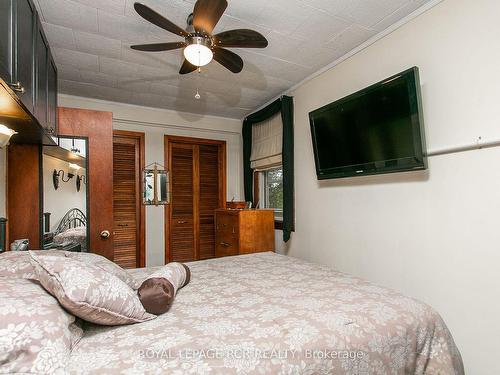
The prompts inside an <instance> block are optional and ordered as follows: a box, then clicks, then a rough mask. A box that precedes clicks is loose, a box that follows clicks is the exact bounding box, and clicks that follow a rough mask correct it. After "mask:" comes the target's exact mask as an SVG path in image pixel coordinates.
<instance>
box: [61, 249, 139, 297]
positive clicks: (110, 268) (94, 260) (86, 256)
mask: <svg viewBox="0 0 500 375" xmlns="http://www.w3.org/2000/svg"><path fill="white" fill-rule="evenodd" d="M66 256H67V257H70V258H73V259H76V260H79V261H80V262H82V263H85V264H92V265H94V266H97V267H99V268H101V269H103V270H104V271H106V272H109V273H111V274H113V275H115V276H116V277H118V278H119V279H120V280H121V281H123V282H124V283H125V284H127V285H128V286H130V287H131V288H132V289H137V287H138V286H139V285H137V282H136V281H135V279H134V277H133V276H132V275H130V274H129V273H128V272H127V271H125V270H124V269H123V268H121V267H120V266H119V265H118V264H116V263H115V262H112V261H110V260H109V259H108V258H105V257H103V256H101V255H97V254H92V253H70V252H68V253H67V255H66Z"/></svg>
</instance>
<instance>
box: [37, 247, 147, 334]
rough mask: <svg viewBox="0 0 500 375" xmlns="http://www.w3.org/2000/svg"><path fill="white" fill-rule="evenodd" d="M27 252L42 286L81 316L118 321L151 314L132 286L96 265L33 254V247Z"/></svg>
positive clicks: (144, 318) (139, 319) (141, 318)
mask: <svg viewBox="0 0 500 375" xmlns="http://www.w3.org/2000/svg"><path fill="white" fill-rule="evenodd" d="M30 256H31V262H32V264H33V267H34V268H35V272H36V274H37V276H38V280H39V281H40V283H41V284H42V286H43V287H44V288H45V290H47V291H48V292H49V293H50V294H52V295H53V296H54V297H56V298H57V300H58V301H59V303H60V304H61V305H62V306H63V307H65V308H66V309H67V310H68V311H70V312H71V313H72V314H74V315H76V316H78V317H80V318H82V319H83V320H86V321H89V322H92V323H96V324H102V325H121V324H131V323H140V322H145V321H147V320H150V319H153V318H155V316H154V315H151V314H149V313H147V312H146V310H144V307H143V306H142V304H141V301H140V300H139V298H138V297H137V293H136V291H135V290H133V289H132V288H131V287H130V286H128V285H127V284H126V283H124V282H123V281H122V280H120V279H119V278H118V277H116V276H115V275H113V274H112V273H109V272H106V271H104V270H103V269H102V268H100V267H97V266H95V265H93V264H87V263H83V262H81V261H79V260H77V259H73V258H71V257H65V258H62V257H53V256H37V255H36V253H35V252H33V251H30Z"/></svg>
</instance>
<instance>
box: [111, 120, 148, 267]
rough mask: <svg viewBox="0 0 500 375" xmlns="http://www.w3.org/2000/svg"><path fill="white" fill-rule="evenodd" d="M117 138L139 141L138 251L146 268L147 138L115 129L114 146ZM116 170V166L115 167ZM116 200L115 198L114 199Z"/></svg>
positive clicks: (141, 265) (132, 132)
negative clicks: (145, 185)
mask: <svg viewBox="0 0 500 375" xmlns="http://www.w3.org/2000/svg"><path fill="white" fill-rule="evenodd" d="M115 136H117V137H121V138H131V139H137V140H138V141H139V196H138V197H137V199H138V200H139V202H138V206H139V207H140V208H139V231H138V232H139V241H138V242H139V248H138V249H137V252H138V254H137V255H138V256H137V259H138V260H139V268H142V267H146V214H145V206H144V204H143V202H142V197H143V196H144V186H143V185H144V184H143V183H142V174H143V171H144V167H145V160H146V157H145V153H146V147H145V139H146V136H145V134H144V133H143V132H135V131H128V130H116V129H113V145H114V138H115ZM113 169H114V166H113ZM113 194H114V185H113ZM113 198H114V197H113ZM113 223H114V210H113Z"/></svg>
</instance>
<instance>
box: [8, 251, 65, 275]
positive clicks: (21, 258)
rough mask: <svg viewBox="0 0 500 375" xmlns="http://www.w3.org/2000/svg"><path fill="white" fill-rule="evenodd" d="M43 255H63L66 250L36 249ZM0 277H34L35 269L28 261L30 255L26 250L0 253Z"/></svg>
mask: <svg viewBox="0 0 500 375" xmlns="http://www.w3.org/2000/svg"><path fill="white" fill-rule="evenodd" d="M38 252H39V253H43V254H44V255H53V256H61V257H64V256H65V254H66V251H61V250H43V251H38ZM0 277H9V278H19V279H35V280H36V275H35V270H34V269H33V266H32V265H31V262H30V255H29V253H28V252H27V251H6V252H4V253H2V254H0Z"/></svg>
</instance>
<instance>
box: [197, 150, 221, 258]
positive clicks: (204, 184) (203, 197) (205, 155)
mask: <svg viewBox="0 0 500 375" xmlns="http://www.w3.org/2000/svg"><path fill="white" fill-rule="evenodd" d="M199 154H200V158H199V160H200V184H199V185H200V191H199V217H200V220H199V227H200V243H199V249H200V251H199V256H198V259H207V258H214V257H215V214H214V213H215V210H216V209H218V208H219V205H220V202H219V147H218V146H212V145H200V146H199Z"/></svg>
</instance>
